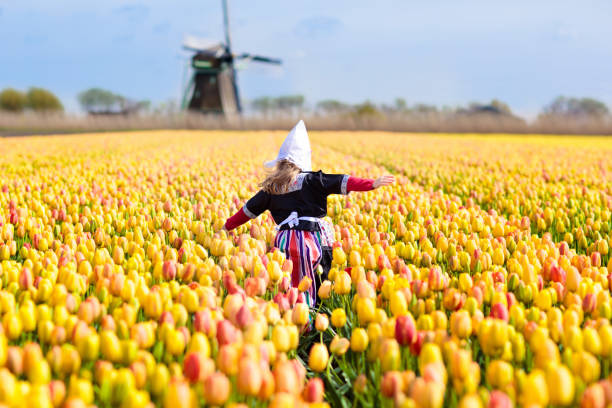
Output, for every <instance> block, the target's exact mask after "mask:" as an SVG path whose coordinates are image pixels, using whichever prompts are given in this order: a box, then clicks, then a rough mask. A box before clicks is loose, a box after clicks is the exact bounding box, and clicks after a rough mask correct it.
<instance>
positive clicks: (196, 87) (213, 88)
mask: <svg viewBox="0 0 612 408" xmlns="http://www.w3.org/2000/svg"><path fill="white" fill-rule="evenodd" d="M221 2H222V6H223V27H224V30H225V43H222V42H216V41H210V40H206V39H201V38H196V37H191V36H188V37H186V38H185V40H184V41H183V48H184V49H186V50H188V51H192V52H194V55H193V56H192V57H191V74H190V79H189V82H188V83H187V86H186V87H185V91H184V93H183V102H182V107H183V109H189V110H192V111H196V112H202V113H212V114H222V115H233V114H239V113H241V112H242V106H241V105H240V95H239V92H238V85H237V82H236V66H235V63H236V62H238V61H240V62H244V63H248V62H251V61H257V62H263V63H269V64H280V63H281V61H280V60H279V59H274V58H268V57H262V56H260V55H253V54H250V53H242V54H234V53H233V52H232V44H231V37H230V27H229V11H228V8H227V0H221Z"/></svg>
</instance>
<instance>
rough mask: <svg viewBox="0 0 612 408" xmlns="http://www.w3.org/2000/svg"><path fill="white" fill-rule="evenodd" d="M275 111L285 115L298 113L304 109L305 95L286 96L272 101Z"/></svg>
mask: <svg viewBox="0 0 612 408" xmlns="http://www.w3.org/2000/svg"><path fill="white" fill-rule="evenodd" d="M272 105H273V106H274V108H275V109H277V110H280V111H282V112H284V113H297V112H299V111H300V110H301V109H302V108H303V107H304V96H303V95H284V96H279V97H276V98H273V99H272Z"/></svg>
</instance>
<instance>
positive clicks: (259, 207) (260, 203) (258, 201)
mask: <svg viewBox="0 0 612 408" xmlns="http://www.w3.org/2000/svg"><path fill="white" fill-rule="evenodd" d="M269 203H270V194H268V193H266V192H264V191H263V190H260V191H259V192H258V193H257V194H255V195H254V196H253V197H251V199H250V200H249V201H247V202H246V204H245V205H243V206H242V208H241V209H240V210H238V211H237V212H236V214H234V215H232V216H231V217H230V218H228V219H227V221H226V222H225V225H224V226H223V228H225V229H226V230H227V231H229V230H232V229H234V228H236V227H239V226H241V225H242V224H244V223H245V222H247V221H248V220H250V219H253V218H257V217H258V216H259V214H261V213H263V212H264V211H266V210H267V209H268V204H269Z"/></svg>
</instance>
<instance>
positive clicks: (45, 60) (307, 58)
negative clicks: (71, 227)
mask: <svg viewBox="0 0 612 408" xmlns="http://www.w3.org/2000/svg"><path fill="white" fill-rule="evenodd" d="M229 3H230V5H229V8H230V21H231V32H232V43H233V44H232V45H233V49H234V51H236V52H252V53H257V54H261V55H266V56H271V57H278V58H280V59H282V60H283V65H282V66H280V67H275V66H271V65H267V64H258V63H252V64H250V65H248V66H247V67H246V68H245V69H243V70H241V71H240V72H239V85H240V92H241V96H242V98H243V101H248V100H252V99H254V98H257V97H260V96H279V95H286V94H302V95H304V96H305V97H306V100H307V102H308V103H310V104H311V105H312V104H314V103H316V101H319V100H322V99H329V98H333V99H339V100H343V101H346V102H351V103H357V102H361V101H364V100H366V99H368V100H371V101H373V102H376V103H392V101H393V100H394V99H395V98H398V97H401V98H404V99H405V100H406V101H407V102H408V104H414V103H430V104H436V105H439V106H443V105H447V106H457V105H463V104H467V103H469V102H472V101H477V102H486V101H489V100H491V99H492V98H497V99H500V100H503V101H505V102H507V103H508V104H509V105H510V106H511V107H512V108H513V110H514V111H515V112H517V113H519V114H521V115H523V116H527V117H533V116H535V115H536V114H537V113H538V111H539V110H540V109H541V107H542V106H543V105H545V104H547V103H548V102H550V101H551V100H552V99H553V98H554V97H556V96H558V95H567V96H577V97H583V96H589V97H594V98H598V99H600V100H603V101H604V102H605V103H607V104H608V106H609V107H610V108H612V75H611V74H612V41H610V38H612V24H610V23H609V22H610V16H612V2H610V1H587V0H585V1H565V0H538V1H533V0H528V1H523V0H514V1H510V2H496V1H476V0H473V1H472V0H464V1H456V0H455V1H452V0H449V1H446V0H429V1H419V2H416V1H409V0H393V1H392V0H377V1H362V0H348V1H347V0H333V1H330V0H310V1H268V0H258V1H252V0H251V1H249V0H229ZM222 27H223V26H222V10H221V2H220V0H174V1H161V0H134V1H121V0H105V1H102V2H88V1H82V0H80V1H77V0H58V1H53V2H51V1H48V0H20V1H15V0H0V88H4V87H14V88H18V89H27V88H28V87H30V86H42V87H45V88H48V89H50V90H51V91H53V92H55V93H56V94H57V95H58V96H59V97H60V98H61V99H62V102H63V103H64V105H65V106H66V108H67V110H69V111H72V112H77V111H79V106H78V103H77V100H76V95H77V94H78V93H79V92H80V91H82V90H84V89H87V88H89V87H93V86H97V87H102V88H106V89H109V90H111V91H114V92H117V93H120V94H123V95H125V96H127V97H130V98H133V99H139V100H141V99H148V100H151V101H152V102H153V103H159V102H162V101H167V100H169V99H174V100H179V99H180V97H181V92H182V88H183V86H184V83H185V82H186V80H187V77H186V67H187V64H188V59H189V55H190V54H189V53H188V52H186V51H183V50H182V49H181V44H182V41H183V39H184V36H185V35H188V34H189V35H196V36H200V37H206V38H211V39H217V40H222V39H223V29H222Z"/></svg>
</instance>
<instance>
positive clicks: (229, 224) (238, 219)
mask: <svg viewBox="0 0 612 408" xmlns="http://www.w3.org/2000/svg"><path fill="white" fill-rule="evenodd" d="M248 220H250V218H249V217H248V216H247V215H246V214H245V212H244V207H242V208H240V209H239V210H238V211H236V214H234V215H232V216H231V217H229V218H228V219H227V221H225V225H224V226H223V227H224V228H225V229H226V230H227V231H230V230H233V229H234V228H237V227H239V226H241V225H242V224H244V223H245V222H247V221H248Z"/></svg>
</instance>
